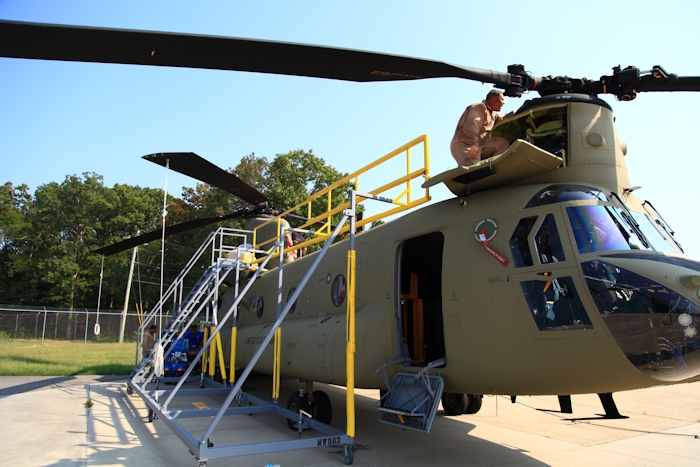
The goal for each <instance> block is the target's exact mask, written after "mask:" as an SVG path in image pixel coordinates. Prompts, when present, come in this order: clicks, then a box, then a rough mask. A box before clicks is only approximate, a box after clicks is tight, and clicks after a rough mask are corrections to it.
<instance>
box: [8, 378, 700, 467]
mask: <svg viewBox="0 0 700 467" xmlns="http://www.w3.org/2000/svg"><path fill="white" fill-rule="evenodd" d="M115 378H116V379H120V378H123V377H113V376H107V377H101V376H97V377H60V378H56V377H54V378H27V377H1V378H0V439H2V441H3V449H0V465H14V466H119V465H126V466H141V465H143V466H190V467H194V466H196V465H197V460H196V459H195V458H194V456H192V455H191V454H190V453H189V452H188V449H187V448H186V447H185V445H184V444H183V443H182V442H181V441H180V440H179V438H177V436H175V434H173V432H172V431H171V430H170V429H169V428H168V427H167V426H166V425H165V423H163V422H162V421H161V420H155V421H154V422H153V423H148V422H147V413H148V411H147V409H146V406H145V404H144V402H143V401H142V400H141V398H140V397H139V396H138V395H131V396H129V395H127V394H126V386H125V384H124V382H123V381H118V380H117V381H115V380H114V379H115ZM295 387H296V385H295V382H294V381H292V380H286V381H284V382H283V387H282V391H281V393H282V394H284V396H283V398H282V400H283V402H286V398H287V396H288V394H289V393H290V392H292V391H294V390H295ZM270 388H271V383H270V380H269V377H263V376H259V375H254V376H253V377H252V378H251V379H250V381H249V383H248V384H247V385H246V387H244V390H245V391H246V392H250V393H251V394H254V395H256V396H259V397H264V398H267V399H269V395H270ZM315 389H317V390H318V389H321V390H324V391H326V392H327V393H328V395H329V397H330V399H331V402H332V404H333V421H332V425H334V426H336V427H338V428H341V429H342V428H344V427H345V391H344V389H343V388H339V387H334V386H327V385H321V384H317V385H316V387H315ZM377 398H378V391H366V390H359V391H357V397H356V409H357V410H356V415H357V432H356V437H355V443H356V445H355V447H356V450H355V461H354V464H353V465H357V466H394V465H395V466H419V465H420V466H424V465H436V466H453V465H454V466H457V465H459V466H463V465H467V466H470V465H474V466H506V465H507V466H509V467H510V466H518V467H520V466H544V465H553V466H590V465H596V464H597V465H600V466H607V465H615V466H640V465H641V466H698V465H700V382H698V383H692V384H683V385H675V386H665V387H656V388H650V389H645V390H638V391H628V392H623V393H616V394H615V401H616V402H617V406H618V409H619V410H620V412H621V413H622V414H623V415H626V416H628V417H629V418H626V419H619V420H609V419H604V418H602V417H601V414H602V413H603V410H602V407H601V405H600V401H599V400H598V397H597V396H596V395H581V396H573V397H572V403H573V414H562V413H559V412H558V410H559V405H558V401H557V398H556V397H552V396H547V397H545V396H538V397H534V396H533V397H519V398H518V399H517V401H516V403H515V404H511V402H510V398H508V397H504V396H498V397H496V396H485V397H484V403H483V407H482V409H481V410H480V411H479V413H477V414H474V415H461V416H457V417H449V416H445V414H444V412H443V411H442V409H441V408H440V409H439V410H438V414H437V416H436V418H435V423H434V424H433V427H432V430H431V433H430V434H428V435H426V434H422V433H417V432H414V431H410V430H402V429H400V428H396V427H393V426H389V425H386V424H383V423H380V422H379V421H378V418H379V412H378V411H377V410H376V409H375V408H374V403H375V402H376V399H377ZM88 399H89V400H90V401H91V402H92V407H91V408H89V409H87V408H86V407H84V404H85V402H86V401H87V400H88ZM178 400H179V402H178V404H180V405H182V407H183V408H194V407H200V408H203V407H210V408H214V407H217V406H218V405H220V403H221V401H222V400H223V397H222V396H205V395H201V396H199V395H196V396H187V397H183V398H182V399H181V400H180V399H178ZM209 421H210V420H209V419H208V418H201V419H192V420H191V421H188V422H187V423H183V425H184V426H186V427H187V428H188V430H190V432H191V433H192V434H193V435H194V436H195V437H197V438H199V437H200V436H201V434H202V433H203V431H204V430H205V429H206V427H207V425H208V423H209ZM296 436H297V435H296V433H295V432H293V431H291V430H289V429H288V428H287V426H286V420H285V419H282V418H279V417H277V416H274V415H271V414H258V415H253V416H230V417H224V419H223V420H222V422H221V424H220V426H219V427H218V428H217V430H216V431H215V432H214V434H213V435H212V438H211V441H212V442H213V443H214V444H215V446H224V445H226V444H239V443H247V442H259V441H270V440H286V439H294V438H295V437H296ZM340 451H341V450H340V449H337V448H335V447H322V448H313V449H304V450H298V451H287V452H277V453H270V454H258V455H251V456H245V457H238V458H226V459H211V460H209V461H208V464H207V465H209V466H223V465H230V466H266V465H268V464H273V465H274V464H279V465H280V466H281V467H285V466H327V465H328V466H333V465H338V466H340V465H345V463H344V460H343V455H342V453H341V452H340Z"/></svg>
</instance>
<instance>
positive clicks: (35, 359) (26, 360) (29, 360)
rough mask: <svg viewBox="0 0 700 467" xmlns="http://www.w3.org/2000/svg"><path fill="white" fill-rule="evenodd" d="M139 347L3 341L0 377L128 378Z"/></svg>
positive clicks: (67, 342) (0, 351) (0, 342)
mask: <svg viewBox="0 0 700 467" xmlns="http://www.w3.org/2000/svg"><path fill="white" fill-rule="evenodd" d="M135 352H136V349H135V344H134V343H133V342H128V343H124V344H118V343H87V344H85V343H83V342H74V341H53V340H45V341H44V345H43V346H42V345H41V340H25V339H6V340H0V376H74V375H128V374H129V373H131V370H132V369H133V368H134V357H135Z"/></svg>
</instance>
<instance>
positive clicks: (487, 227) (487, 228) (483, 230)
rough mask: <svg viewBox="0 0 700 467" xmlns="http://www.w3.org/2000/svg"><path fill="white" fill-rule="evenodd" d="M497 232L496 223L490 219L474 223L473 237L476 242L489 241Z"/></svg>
mask: <svg viewBox="0 0 700 467" xmlns="http://www.w3.org/2000/svg"><path fill="white" fill-rule="evenodd" d="M497 233H498V225H496V223H495V222H494V221H493V220H492V219H484V220H483V221H481V222H479V223H478V224H476V229H475V230H474V237H475V238H476V241H477V242H489V241H491V240H492V239H493V237H495V236H496V234H497Z"/></svg>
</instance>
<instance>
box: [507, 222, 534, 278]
mask: <svg viewBox="0 0 700 467" xmlns="http://www.w3.org/2000/svg"><path fill="white" fill-rule="evenodd" d="M536 220H537V216H533V217H524V218H522V219H520V222H518V226H517V227H516V228H515V232H513V235H512V236H511V237H510V242H509V243H510V253H511V256H512V257H513V264H514V265H515V267H516V268H522V267H525V266H532V253H531V252H530V246H529V245H528V243H527V239H528V237H529V236H530V231H531V230H532V228H533V227H534V226H535V221H536Z"/></svg>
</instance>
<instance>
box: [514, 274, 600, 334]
mask: <svg viewBox="0 0 700 467" xmlns="http://www.w3.org/2000/svg"><path fill="white" fill-rule="evenodd" d="M520 287H521V288H522V290H523V294H524V295H525V300H526V301H527V304H528V306H529V307H530V312H531V313H532V317H533V319H534V320H535V323H536V324H537V328H538V329H539V330H540V331H562V330H574V329H593V325H592V324H591V319H590V318H589V317H588V314H587V313H586V309H585V307H584V305H583V303H582V302H581V299H580V297H579V295H578V293H577V292H576V287H574V282H573V280H572V279H571V277H558V278H556V279H551V280H548V281H539V280H534V281H523V282H521V283H520Z"/></svg>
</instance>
